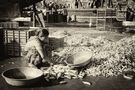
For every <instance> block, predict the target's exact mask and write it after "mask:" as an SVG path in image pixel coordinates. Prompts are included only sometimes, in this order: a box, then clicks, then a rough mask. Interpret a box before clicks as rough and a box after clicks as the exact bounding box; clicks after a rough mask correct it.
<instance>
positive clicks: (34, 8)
mask: <svg viewBox="0 0 135 90" xmlns="http://www.w3.org/2000/svg"><path fill="white" fill-rule="evenodd" d="M35 15H36V7H35V3H33V23H32V26H33V27H36V19H35Z"/></svg>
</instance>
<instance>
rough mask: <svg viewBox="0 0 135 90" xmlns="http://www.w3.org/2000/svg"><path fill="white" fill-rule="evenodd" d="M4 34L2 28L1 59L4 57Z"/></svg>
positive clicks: (0, 31) (0, 40)
mask: <svg viewBox="0 0 135 90" xmlns="http://www.w3.org/2000/svg"><path fill="white" fill-rule="evenodd" d="M3 37H4V33H3V28H2V27H0V59H1V58H2V57H3V56H4V53H3V52H4V39H3Z"/></svg>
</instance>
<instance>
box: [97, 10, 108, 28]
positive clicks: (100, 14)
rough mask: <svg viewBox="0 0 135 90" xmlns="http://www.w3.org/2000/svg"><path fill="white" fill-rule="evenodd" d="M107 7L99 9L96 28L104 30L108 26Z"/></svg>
mask: <svg viewBox="0 0 135 90" xmlns="http://www.w3.org/2000/svg"><path fill="white" fill-rule="evenodd" d="M105 16H106V9H97V20H96V28H97V29H99V30H104V29H105V26H106V19H105Z"/></svg>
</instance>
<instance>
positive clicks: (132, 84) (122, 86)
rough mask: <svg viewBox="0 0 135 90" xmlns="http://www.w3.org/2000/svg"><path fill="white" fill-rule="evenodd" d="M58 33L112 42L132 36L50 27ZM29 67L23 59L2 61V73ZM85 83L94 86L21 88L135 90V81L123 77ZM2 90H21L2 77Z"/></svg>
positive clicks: (73, 84) (70, 83) (75, 83)
mask: <svg viewBox="0 0 135 90" xmlns="http://www.w3.org/2000/svg"><path fill="white" fill-rule="evenodd" d="M56 31H66V32H68V33H70V34H73V33H82V34H88V35H89V36H90V37H97V36H105V37H107V38H108V39H110V40H113V41H117V40H120V39H122V38H124V37H129V36H131V34H121V33H117V32H110V31H98V30H94V29H92V28H80V27H79V28H77V27H49V32H50V35H51V34H53V33H54V32H56ZM20 66H22V67H24V66H27V64H26V61H25V60H24V58H23V57H13V58H5V59H1V60H0V73H2V72H3V71H4V70H7V69H9V68H14V67H20ZM83 80H84V81H88V82H90V83H91V84H92V85H91V86H87V85H84V84H83V83H82V82H81V81H80V80H67V84H65V85H54V86H53V85H51V86H47V87H46V86H42V87H31V88H21V90H53V89H55V90H80V89H82V90H134V89H135V80H126V79H124V78H123V77H122V75H120V76H117V77H109V78H105V77H92V76H91V77H86V78H84V79H83ZM0 82H1V83H0V84H1V85H0V90H19V89H20V88H19V87H10V86H8V85H7V84H6V82H5V81H4V79H3V78H2V77H1V76H0Z"/></svg>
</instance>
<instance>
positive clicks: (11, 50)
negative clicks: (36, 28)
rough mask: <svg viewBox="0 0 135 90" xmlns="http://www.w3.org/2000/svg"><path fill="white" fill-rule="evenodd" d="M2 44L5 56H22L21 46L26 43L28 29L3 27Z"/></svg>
mask: <svg viewBox="0 0 135 90" xmlns="http://www.w3.org/2000/svg"><path fill="white" fill-rule="evenodd" d="M4 34H5V35H4V46H5V55H6V56H22V54H21V52H22V46H24V45H25V44H26V43H27V40H28V38H29V37H30V36H29V30H28V29H27V30H26V29H24V30H22V29H21V30H20V29H18V28H17V29H4Z"/></svg>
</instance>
